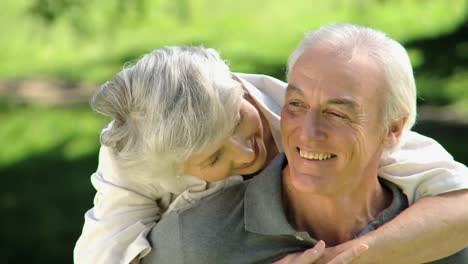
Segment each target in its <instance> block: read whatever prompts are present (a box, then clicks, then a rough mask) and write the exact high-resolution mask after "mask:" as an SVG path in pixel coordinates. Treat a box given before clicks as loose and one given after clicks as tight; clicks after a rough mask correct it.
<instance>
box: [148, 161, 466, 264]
mask: <svg viewBox="0 0 468 264" xmlns="http://www.w3.org/2000/svg"><path fill="white" fill-rule="evenodd" d="M285 162H286V158H285V156H284V154H279V155H278V156H277V157H276V158H275V160H273V162H271V164H270V165H269V166H268V167H267V168H266V169H265V170H263V171H262V172H261V173H260V174H259V175H257V176H256V177H254V178H253V179H252V180H250V181H247V182H244V183H241V184H238V185H235V186H232V187H231V188H228V189H227V190H225V191H223V192H220V193H217V194H214V195H212V196H210V197H207V198H205V199H203V200H202V201H201V202H200V203H198V204H196V205H194V206H193V207H191V208H188V209H185V210H178V211H175V212H173V213H171V214H169V215H168V216H167V217H165V218H163V219H162V221H161V222H160V223H158V224H157V225H156V226H155V227H154V228H153V230H152V232H151V233H150V234H149V240H150V241H151V243H152V246H153V250H152V251H151V252H150V253H149V254H148V255H147V256H146V257H145V258H144V259H143V263H144V264H148V263H151V264H164V263H170V264H176V263H190V264H197V263H200V264H207V263H236V264H238V263H271V262H274V261H276V260H279V259H281V258H282V257H284V256H286V255H287V254H289V253H293V252H297V251H304V250H306V249H309V248H311V247H313V246H314V245H315V243H317V240H316V239H314V238H312V237H310V236H309V234H308V233H306V232H298V231H296V230H294V228H293V227H292V226H291V225H290V224H289V222H288V220H287V217H286V214H285V212H284V209H283V206H282V197H281V194H282V183H281V173H282V168H283V165H284V164H285ZM381 184H382V185H383V186H385V187H386V188H388V189H389V190H391V192H392V193H393V199H392V203H391V204H390V206H389V207H388V208H386V209H385V210H383V211H382V212H380V213H379V214H378V215H377V217H376V218H375V220H374V221H372V222H370V223H369V225H368V226H367V227H366V228H365V229H364V230H362V231H361V232H360V234H359V236H361V235H364V234H365V233H368V232H370V231H372V230H375V229H377V228H378V227H379V226H381V225H383V224H384V223H386V222H388V221H390V220H391V219H393V218H394V217H395V216H396V215H398V214H399V213H400V212H401V211H402V210H404V209H405V208H407V207H408V201H407V199H406V196H404V195H403V194H402V192H401V191H400V190H399V189H398V188H397V187H396V186H395V185H393V184H392V183H390V182H388V181H385V180H381ZM330 221H332V220H330ZM466 251H467V250H465V253H462V254H465V255H462V256H461V257H462V258H459V257H458V258H457V259H452V260H449V262H434V263H438V264H439V263H468V262H463V260H461V259H465V260H467V259H468V258H463V256H465V257H466V256H468V254H466V253H467V252H466ZM460 260H461V262H460Z"/></svg>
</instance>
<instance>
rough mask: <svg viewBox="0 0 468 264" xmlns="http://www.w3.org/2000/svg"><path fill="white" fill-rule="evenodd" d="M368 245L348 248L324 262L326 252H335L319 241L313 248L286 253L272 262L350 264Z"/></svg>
mask: <svg viewBox="0 0 468 264" xmlns="http://www.w3.org/2000/svg"><path fill="white" fill-rule="evenodd" d="M368 248H369V247H368V246H367V245H365V244H359V245H358V246H355V247H351V248H348V249H346V250H344V251H342V252H340V253H339V254H338V255H336V256H334V257H333V258H332V259H331V260H330V261H327V262H324V260H323V258H322V256H324V253H325V252H327V253H328V254H326V255H328V256H330V254H334V253H336V251H335V250H333V248H330V249H326V248H325V242H323V241H322V240H321V241H319V242H318V243H317V244H316V245H315V246H314V247H313V248H311V249H308V250H306V251H304V252H297V253H292V254H289V255H287V256H286V257H284V258H282V259H280V260H278V261H276V262H274V264H314V263H316V264H318V263H323V264H325V263H327V264H351V263H353V261H355V260H356V259H358V258H359V256H361V255H362V254H363V253H364V252H366V251H367V249H368Z"/></svg>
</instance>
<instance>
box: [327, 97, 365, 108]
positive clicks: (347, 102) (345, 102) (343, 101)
mask: <svg viewBox="0 0 468 264" xmlns="http://www.w3.org/2000/svg"><path fill="white" fill-rule="evenodd" d="M327 104H332V105H342V106H345V107H346V108H349V109H351V110H357V109H358V108H359V105H358V103H357V102H356V101H354V100H351V99H348V98H336V99H330V100H328V101H327Z"/></svg>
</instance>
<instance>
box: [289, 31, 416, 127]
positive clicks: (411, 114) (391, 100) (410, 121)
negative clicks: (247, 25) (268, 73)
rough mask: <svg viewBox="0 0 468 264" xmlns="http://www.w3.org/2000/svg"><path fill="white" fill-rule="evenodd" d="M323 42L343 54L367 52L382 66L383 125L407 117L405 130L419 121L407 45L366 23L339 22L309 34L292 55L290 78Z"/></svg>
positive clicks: (387, 125)
mask: <svg viewBox="0 0 468 264" xmlns="http://www.w3.org/2000/svg"><path fill="white" fill-rule="evenodd" d="M317 44H321V45H325V46H326V47H329V48H330V49H332V50H334V51H337V52H339V53H341V54H343V53H344V54H347V55H350V56H352V55H353V54H355V52H357V53H359V54H367V56H369V57H370V58H372V59H373V60H374V61H375V62H376V63H377V64H378V65H380V66H381V67H382V70H383V72H384V76H385V79H386V82H387V87H388V89H386V90H385V93H386V94H385V98H384V109H383V113H382V114H383V117H382V118H383V124H384V126H385V127H386V128H389V125H390V124H391V122H393V121H396V120H399V119H401V118H404V117H406V118H407V120H406V123H405V126H404V129H405V130H410V129H411V127H412V126H413V125H414V123H415V122H416V85H415V81H414V76H413V70H412V67H411V62H410V60H409V57H408V53H407V52H406V50H405V48H403V46H402V45H400V44H399V43H398V42H396V41H395V40H393V39H391V38H389V37H387V36H386V35H385V34H384V33H383V32H380V31H377V30H374V29H370V28H366V27H363V26H358V25H353V24H347V23H337V24H330V25H327V26H324V27H322V28H320V29H318V30H316V31H312V32H309V33H306V35H305V37H304V39H303V40H302V41H301V42H300V43H299V46H298V47H297V48H296V49H295V50H294V52H293V53H292V54H291V56H290V57H289V61H288V77H289V74H290V72H291V70H292V69H293V67H294V64H295V63H296V62H297V60H298V59H299V57H300V56H301V55H302V54H303V53H304V52H305V51H306V50H307V49H309V48H311V47H313V46H314V45H317Z"/></svg>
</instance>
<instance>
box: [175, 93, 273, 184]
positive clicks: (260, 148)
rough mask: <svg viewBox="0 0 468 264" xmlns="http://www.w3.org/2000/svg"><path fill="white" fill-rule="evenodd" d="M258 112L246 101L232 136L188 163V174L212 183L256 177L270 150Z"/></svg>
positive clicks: (240, 110)
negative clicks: (239, 177)
mask: <svg viewBox="0 0 468 264" xmlns="http://www.w3.org/2000/svg"><path fill="white" fill-rule="evenodd" d="M263 135H264V133H263V126H262V122H261V119H260V115H259V113H258V111H257V109H256V108H255V107H254V106H253V105H252V104H251V103H250V102H249V101H247V100H246V99H245V98H244V99H243V100H242V102H241V105H240V108H239V115H238V122H237V124H236V126H235V127H234V129H233V131H232V134H230V135H228V136H227V137H225V138H224V139H222V140H221V141H219V142H215V143H214V144H212V145H210V146H209V147H208V148H206V149H205V150H203V151H201V152H199V153H196V154H194V155H192V156H191V157H190V158H189V159H188V160H187V161H185V162H184V164H183V168H184V173H185V174H187V175H192V176H195V177H197V178H200V179H202V180H205V181H208V182H214V181H219V180H223V179H225V178H226V177H228V176H233V175H246V174H252V173H255V172H257V171H259V170H260V169H262V168H263V166H264V164H265V162H266V158H267V150H266V148H265V143H264V138H263Z"/></svg>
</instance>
